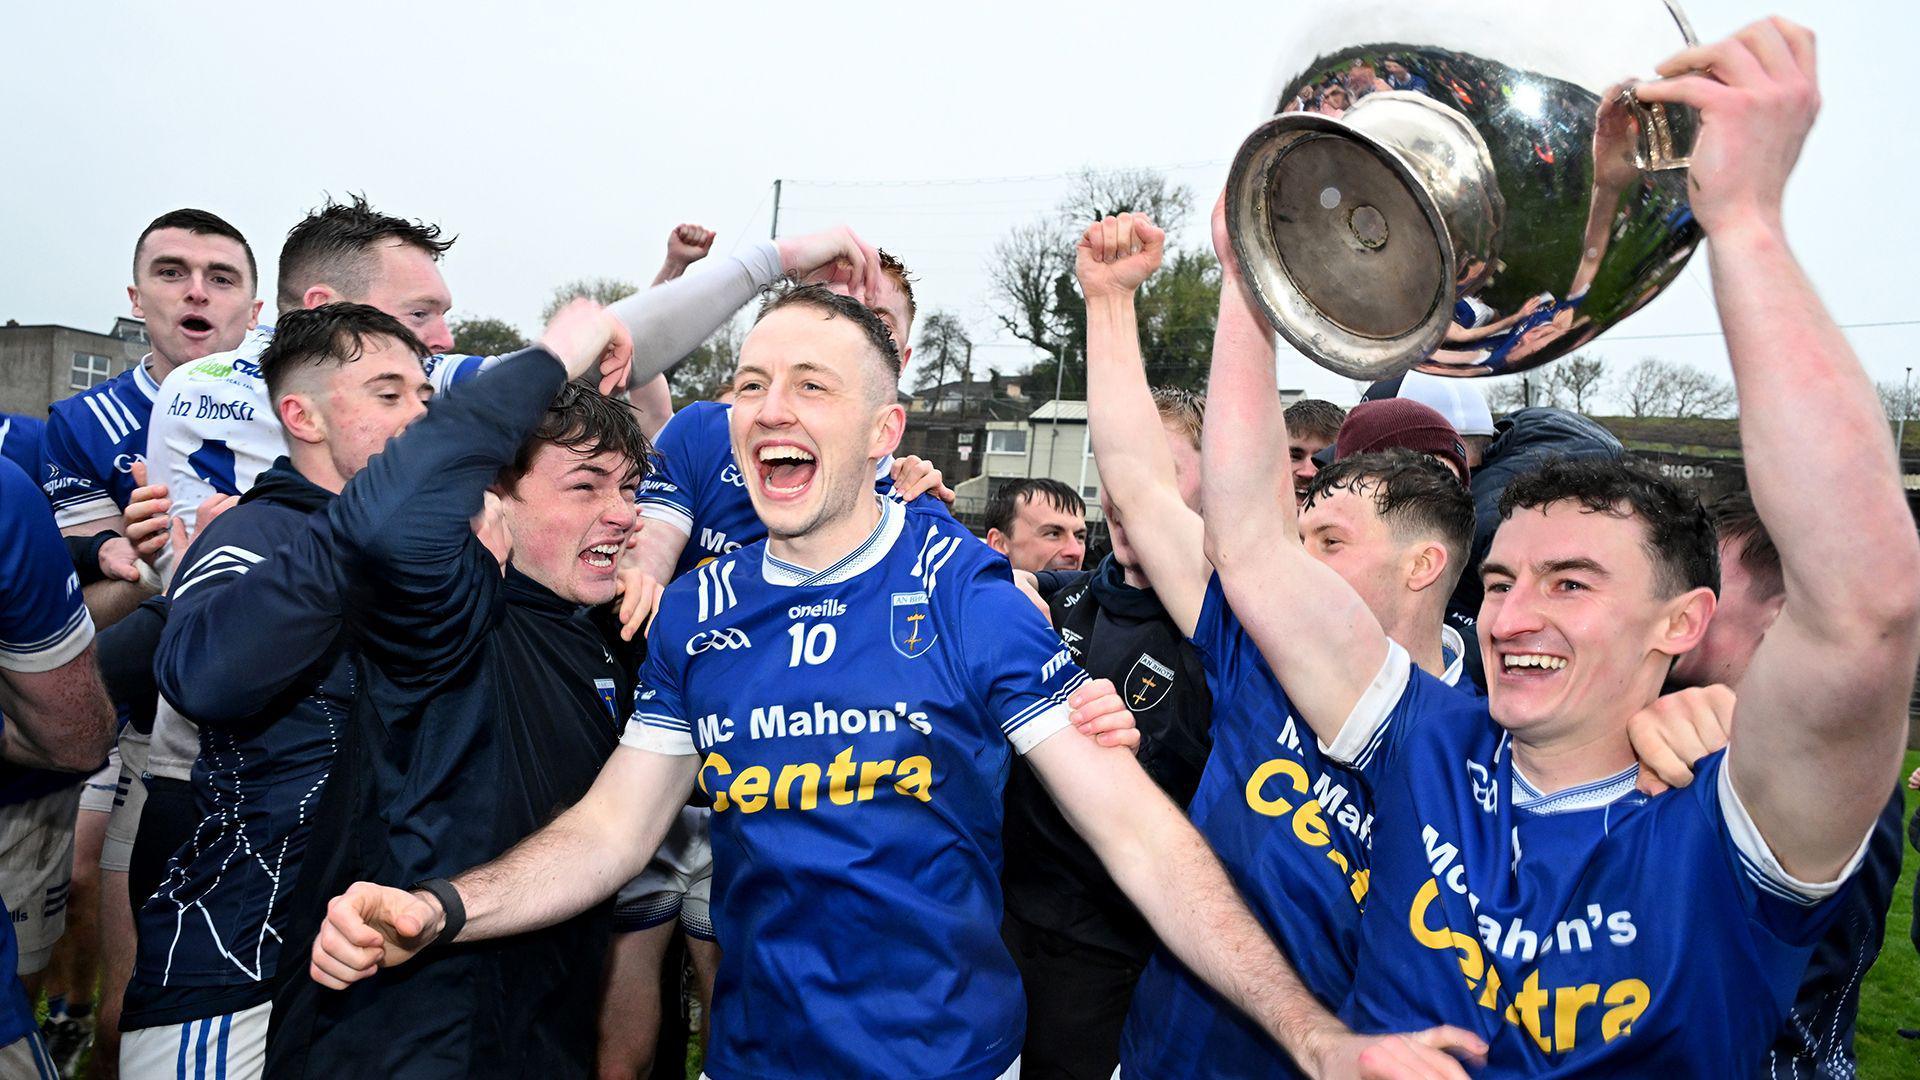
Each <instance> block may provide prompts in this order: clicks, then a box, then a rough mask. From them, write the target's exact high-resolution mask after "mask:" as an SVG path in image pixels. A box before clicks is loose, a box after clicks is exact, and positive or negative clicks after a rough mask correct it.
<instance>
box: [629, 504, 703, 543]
mask: <svg viewBox="0 0 1920 1080" xmlns="http://www.w3.org/2000/svg"><path fill="white" fill-rule="evenodd" d="M640 516H641V517H643V518H645V519H647V520H648V521H658V522H660V523H662V524H665V525H671V526H673V527H674V528H676V529H679V530H680V532H681V534H682V535H683V536H692V535H693V516H692V515H690V514H688V513H687V512H686V511H685V510H682V509H680V508H679V507H677V506H675V505H673V504H672V503H670V502H657V501H655V500H653V499H642V500H640Z"/></svg>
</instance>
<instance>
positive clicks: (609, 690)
mask: <svg viewBox="0 0 1920 1080" xmlns="http://www.w3.org/2000/svg"><path fill="white" fill-rule="evenodd" d="M593 688H594V689H595V690H597V691H599V692H600V704H602V705H605V706H606V707H607V715H608V716H611V717H613V719H614V720H616V721H618V720H619V719H620V706H619V704H618V703H616V702H615V701H614V698H615V697H617V696H618V695H616V694H615V693H614V692H613V680H612V679H595V680H593Z"/></svg>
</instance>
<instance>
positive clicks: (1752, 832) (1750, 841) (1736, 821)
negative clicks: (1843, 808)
mask: <svg viewBox="0 0 1920 1080" xmlns="http://www.w3.org/2000/svg"><path fill="white" fill-rule="evenodd" d="M1731 765H1732V763H1731V762H1728V761H1724V760H1723V761H1722V762H1721V763H1720V780H1719V791H1718V795H1719V798H1720V813H1721V815H1722V816H1723V817H1725V818H1726V819H1727V833H1728V834H1729V835H1730V836H1732V838H1733V846H1734V847H1735V848H1736V849H1738V850H1739V852H1740V868H1741V869H1742V870H1743V871H1745V872H1746V875H1747V878H1748V880H1750V881H1752V882H1753V883H1754V884H1755V885H1756V886H1758V887H1760V888H1761V889H1763V890H1765V891H1766V892H1769V893H1771V894H1773V895H1774V896H1777V897H1779V898H1781V899H1782V900H1787V901H1790V902H1792V903H1795V904H1800V905H1802V906H1804V907H1812V906H1813V905H1815V904H1817V903H1819V902H1820V901H1822V900H1825V899H1826V898H1827V897H1829V896H1832V895H1833V894H1834V893H1836V892H1839V891H1840V886H1842V885H1845V884H1846V883H1847V879H1848V878H1850V877H1852V876H1853V875H1854V872H1855V871H1857V870H1859V869H1860V863H1861V861H1862V860H1863V859H1865V858H1866V857H1867V844H1868V843H1870V842H1871V841H1872V840H1873V826H1872V825H1868V826H1867V834H1866V835H1865V836H1862V837H1861V838H1860V846H1859V847H1857V848H1855V849H1854V851H1853V857H1852V858H1851V859H1848V860H1847V864H1846V865H1845V866H1843V867H1841V868H1840V873H1839V874H1837V875H1835V877H1834V879H1833V880H1832V881H1815V882H1809V881H1801V880H1800V879H1799V878H1797V877H1794V876H1793V875H1792V874H1789V873H1787V871H1786V869H1785V868H1784V867H1782V866H1781V865H1780V860H1779V859H1778V858H1777V857H1775V856H1774V854H1773V848H1771V847H1769V846H1767V839H1766V837H1764V836H1762V835H1760V829H1759V827H1758V826H1756V825H1755V824H1754V823H1753V815H1751V814H1749V813H1747V807H1746V804H1745V803H1743V802H1741V801H1740V793H1739V792H1737V791H1735V790H1734V789H1733V772H1732V769H1731V767H1730V766H1731Z"/></svg>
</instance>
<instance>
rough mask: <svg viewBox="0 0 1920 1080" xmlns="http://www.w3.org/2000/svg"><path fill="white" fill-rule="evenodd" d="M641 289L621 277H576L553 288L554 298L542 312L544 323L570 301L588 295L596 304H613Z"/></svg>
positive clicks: (541, 317) (541, 316) (541, 318)
mask: <svg viewBox="0 0 1920 1080" xmlns="http://www.w3.org/2000/svg"><path fill="white" fill-rule="evenodd" d="M639 291H640V286H638V285H635V284H634V283H633V282H631V281H626V280H623V279H621V278H604V277H603V278H575V279H574V280H572V281H569V282H567V283H566V284H565V285H562V286H560V287H559V288H557V289H555V290H553V299H551V300H549V301H547V306H546V308H545V309H544V310H542V311H541V312H540V321H541V322H542V323H545V322H547V321H548V320H550V319H552V318H553V317H554V315H556V314H558V313H559V311H560V309H561V308H563V307H566V306H567V303H568V301H571V300H574V299H576V298H578V297H582V296H584V297H586V298H587V299H589V300H591V301H593V302H594V303H596V304H611V303H613V302H614V301H615V300H625V299H626V298H627V297H629V296H632V295H633V294H634V293H637V292H639Z"/></svg>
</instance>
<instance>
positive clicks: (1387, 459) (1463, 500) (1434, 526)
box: [1301, 446, 1474, 591]
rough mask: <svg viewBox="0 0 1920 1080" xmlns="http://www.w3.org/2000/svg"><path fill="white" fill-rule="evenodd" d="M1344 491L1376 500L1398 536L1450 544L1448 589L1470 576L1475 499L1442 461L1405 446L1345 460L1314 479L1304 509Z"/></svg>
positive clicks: (1374, 503) (1388, 523) (1375, 504)
mask: <svg viewBox="0 0 1920 1080" xmlns="http://www.w3.org/2000/svg"><path fill="white" fill-rule="evenodd" d="M1343 490H1344V491H1351V492H1353V493H1354V494H1355V495H1370V496H1372V497H1373V509H1374V512H1375V513H1377V514H1379V515H1380V518H1381V520H1383V521H1385V522H1386V523H1387V526H1388V527H1389V528H1391V529H1392V530H1393V531H1394V532H1395V533H1396V534H1398V535H1400V536H1412V537H1419V538H1421V539H1435V540H1438V541H1440V542H1441V543H1442V544H1444V545H1446V548H1447V564H1448V567H1447V568H1448V571H1449V577H1448V578H1447V582H1446V584H1448V585H1449V586H1451V585H1452V583H1453V582H1456V581H1458V580H1459V579H1460V577H1459V576H1460V575H1461V574H1464V573H1465V572H1466V569H1467V562H1468V561H1469V560H1470V559H1471V558H1472V552H1473V522H1474V518H1473V496H1471V495H1469V494H1467V489H1466V488H1465V487H1463V486H1462V485H1461V483H1460V478H1459V477H1458V476H1455V475H1454V474H1453V470H1452V469H1449V468H1447V466H1446V464H1445V463H1443V462H1442V461H1441V460H1440V459H1439V458H1437V457H1434V456H1433V455H1432V454H1423V453H1421V452H1420V451H1418V450H1409V449H1407V448H1406V447H1404V446H1395V447H1391V448H1389V449H1386V450H1374V451H1371V452H1369V453H1365V454H1355V455H1353V456H1352V457H1346V458H1341V459H1340V460H1339V461H1336V462H1334V463H1333V464H1331V465H1329V466H1327V467H1326V468H1324V469H1321V470H1320V472H1319V473H1318V474H1316V475H1315V476H1314V478H1313V483H1312V484H1311V485H1309V486H1308V487H1307V498H1306V501H1305V502H1304V503H1302V504H1301V510H1302V511H1305V510H1306V509H1307V508H1308V507H1311V506H1312V505H1313V504H1314V503H1315V502H1316V501H1318V500H1319V499H1321V498H1323V497H1325V496H1327V495H1329V494H1331V493H1332V492H1335V491H1343ZM1446 591H1451V589H1450V588H1449V589H1448V590H1446Z"/></svg>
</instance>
